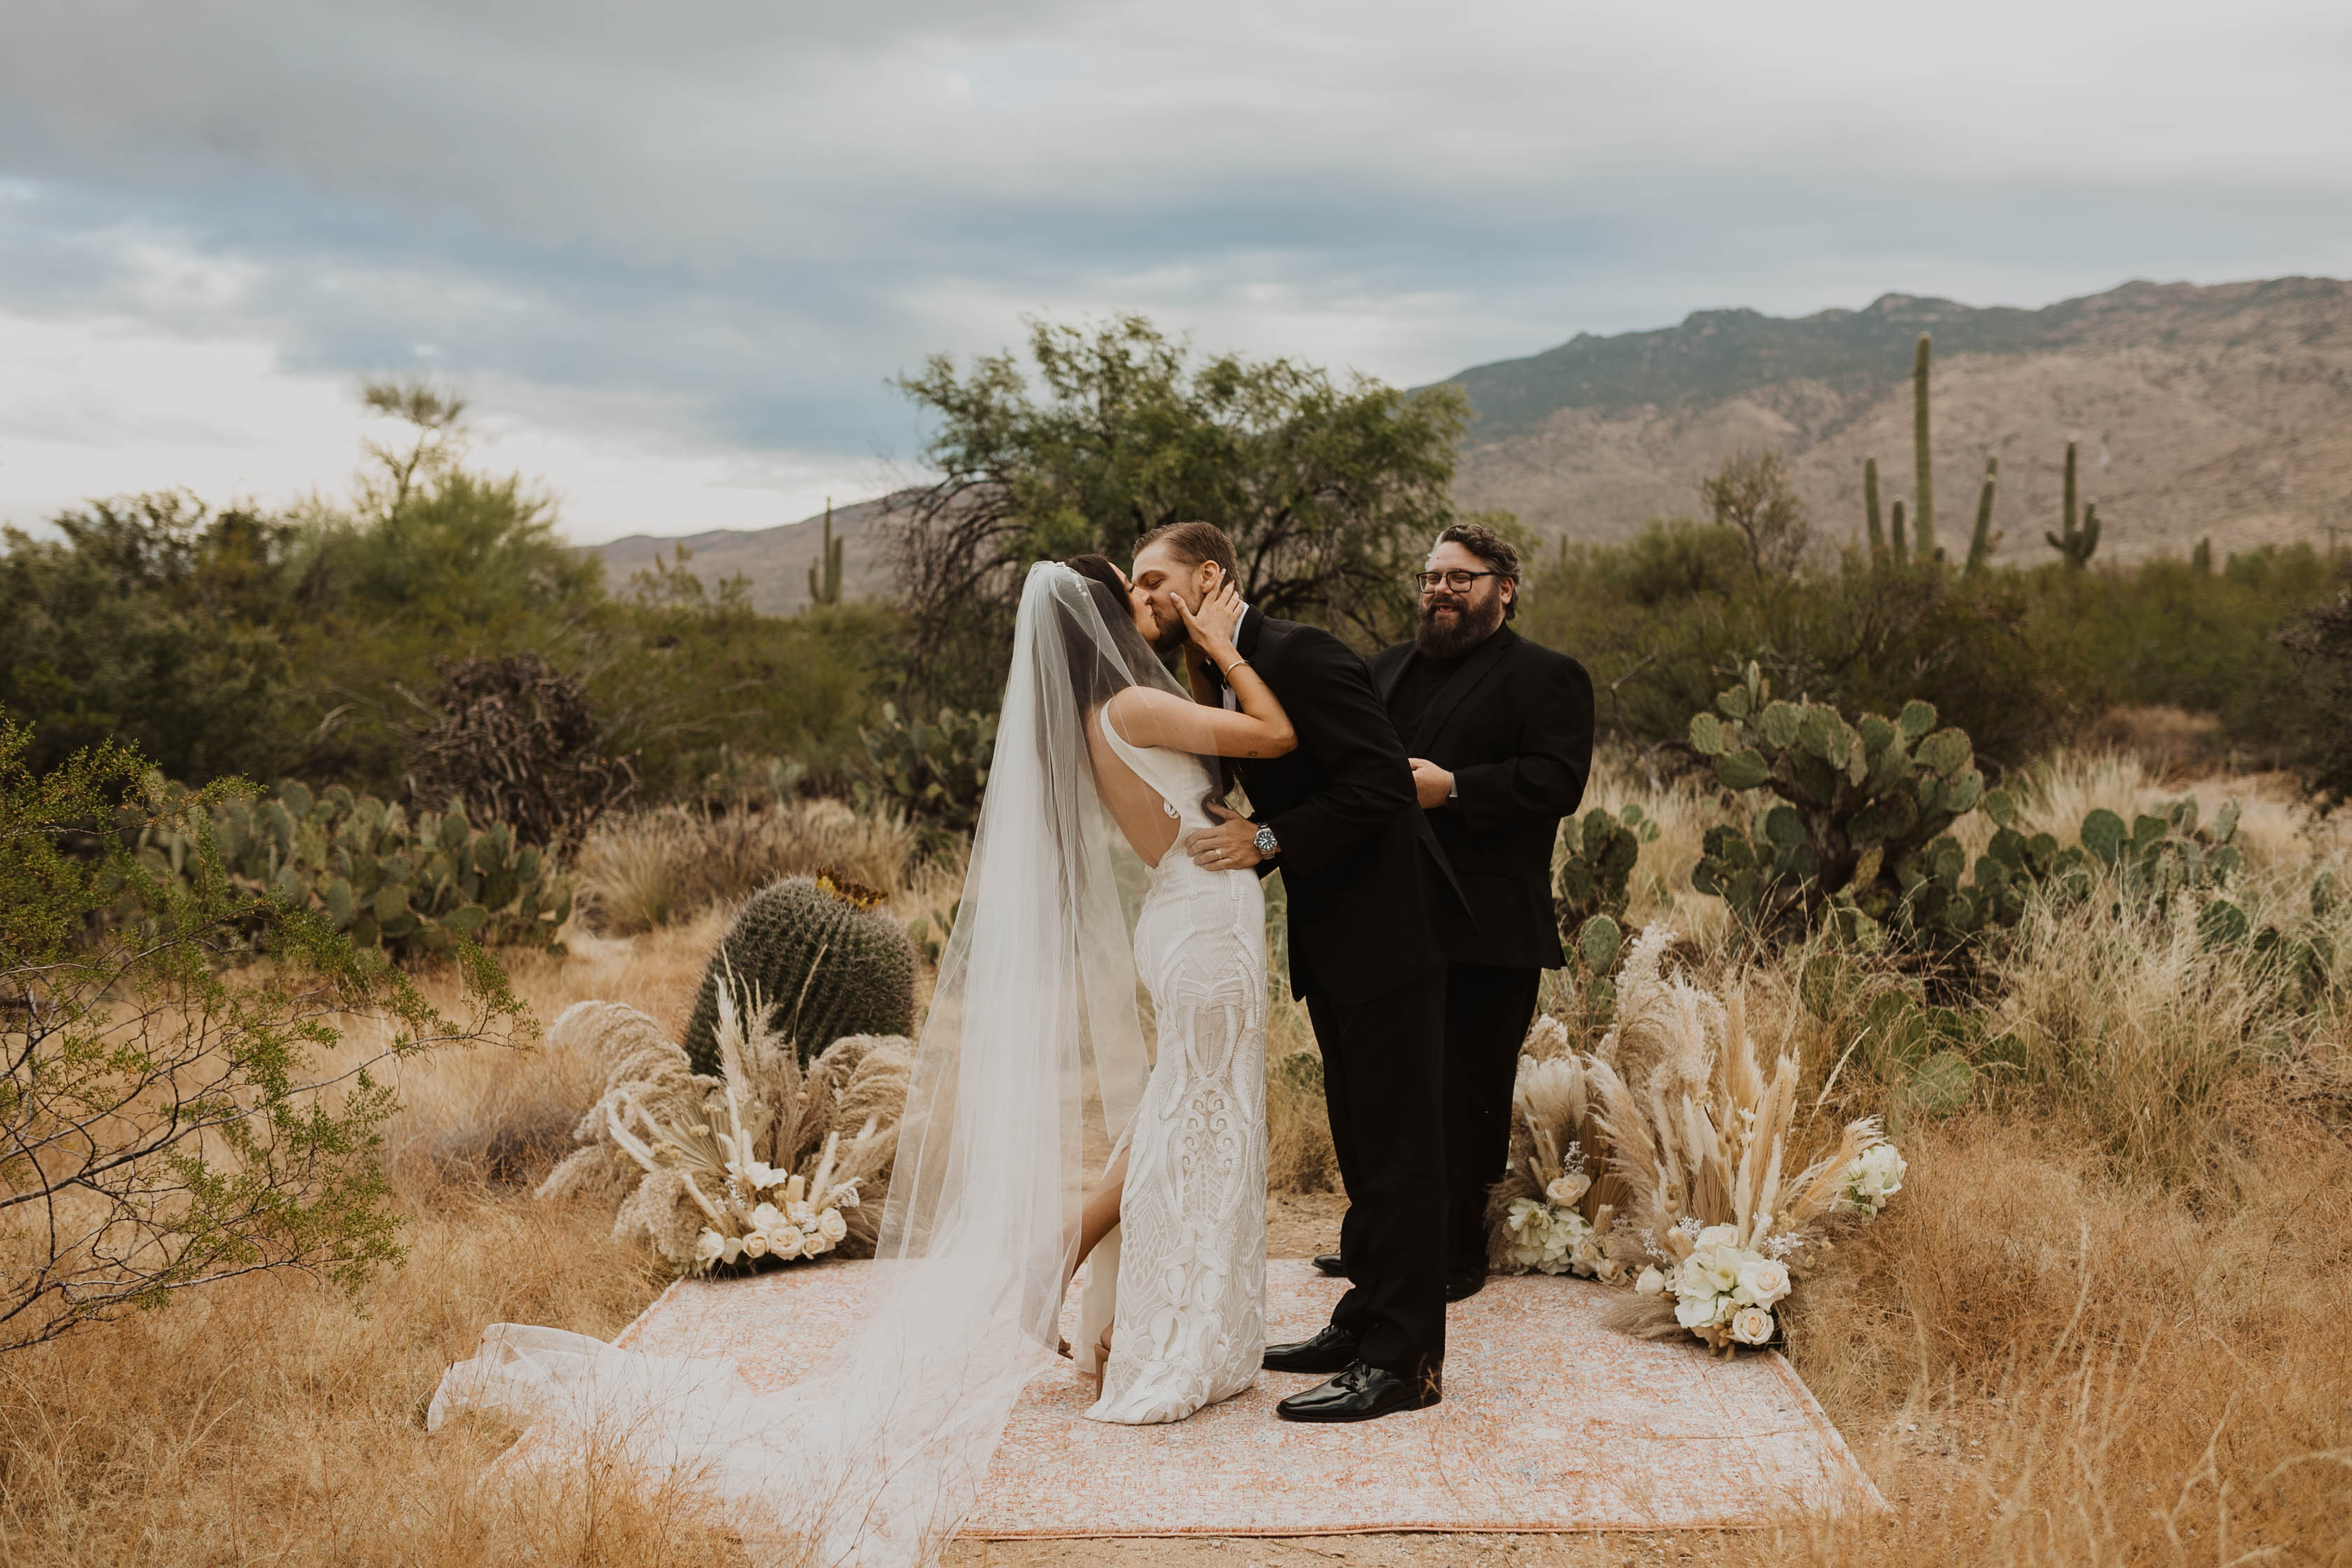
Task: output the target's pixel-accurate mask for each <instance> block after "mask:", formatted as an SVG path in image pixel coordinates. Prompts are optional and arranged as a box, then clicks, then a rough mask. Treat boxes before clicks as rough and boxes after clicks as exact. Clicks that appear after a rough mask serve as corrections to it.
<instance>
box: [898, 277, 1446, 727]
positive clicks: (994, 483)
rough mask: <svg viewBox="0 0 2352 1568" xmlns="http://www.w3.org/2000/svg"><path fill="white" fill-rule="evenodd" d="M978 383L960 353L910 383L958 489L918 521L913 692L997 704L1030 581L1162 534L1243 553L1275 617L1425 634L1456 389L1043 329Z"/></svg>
mask: <svg viewBox="0 0 2352 1568" xmlns="http://www.w3.org/2000/svg"><path fill="white" fill-rule="evenodd" d="M1028 358H1029V364H1028V365H1027V366H1026V367H1024V365H1023V364H1022V363H1020V361H1019V360H1018V359H1016V357H1015V356H1014V355H1013V354H1012V353H1004V354H998V355H993V356H989V357H985V358H982V359H981V360H979V361H977V362H975V363H973V364H972V365H971V367H970V369H969V371H968V372H965V373H961V374H960V373H959V372H958V370H957V368H956V366H955V365H954V363H952V362H951V361H950V360H949V359H947V358H946V357H944V356H940V357H936V358H934V359H932V360H931V361H930V362H929V363H928V364H927V365H926V366H925V368H924V370H923V372H922V373H921V374H919V375H915V376H911V377H908V378H906V379H905V380H903V381H902V382H901V383H900V385H901V387H902V388H903V390H904V391H905V392H906V393H907V395H908V396H909V397H911V398H913V399H914V400H915V401H916V402H917V403H918V404H919V405H921V406H922V407H924V408H925V409H926V410H928V411H929V413H930V414H931V415H932V416H934V417H935V418H936V419H937V421H938V426H937V430H936V433H935V434H934V436H933V437H932V438H931V441H930V444H929V448H928V451H927V456H928V458H929V461H930V462H931V464H932V465H933V467H935V468H937V469H938V470H939V471H940V475H941V476H942V477H941V478H940V480H939V482H938V483H936V484H934V485H932V486H930V487H929V488H928V489H922V490H919V491H915V492H911V493H910V494H908V496H907V497H905V498H903V500H902V502H901V504H900V506H899V508H898V513H899V521H900V524H901V526H900V528H899V531H898V581H899V589H900V594H901V596H902V599H903V602H904V606H905V609H906V612H907V615H908V629H909V634H910V637H909V650H908V651H909V679H910V684H911V685H912V686H913V687H914V688H915V689H919V690H921V691H923V692H925V693H926V694H927V695H929V696H930V697H932V698H933V699H935V700H946V701H953V702H958V703H970V702H974V701H979V702H992V701H993V700H995V697H996V689H997V687H998V685H999V684H1000V682H1001V679H1002V676H1003V668H1004V660H1005V658H1006V657H1007V654H1008V650H1009V648H1010V644H1011V639H1010V637H1009V635H1008V634H1009V631H1010V627H1011V621H1012V614H1013V606H1014V605H1015V604H1016V602H1017V599H1018V595H1019V590H1020V582H1021V578H1022V575H1023V574H1024V573H1025V571H1026V570H1027V568H1028V566H1029V564H1030V563H1032V562H1034V561H1037V560H1040V559H1045V558H1047V557H1062V556H1067V555H1071V554H1075V553H1077V552H1082V551H1087V550H1099V551H1102V552H1105V553H1107V554H1108V555H1110V556H1111V557H1112V558H1113V559H1123V558H1124V557H1125V556H1126V554H1127V553H1128V552H1129V550H1130V549H1131V548H1132V546H1133V544H1134V542H1135V540H1136V538H1137V537H1138V536H1139V535H1140V534H1142V533H1144V532H1146V531H1149V530H1150V529H1153V528H1156V527H1158V526H1160V524H1162V523H1170V522H1182V521H1194V520H1199V521H1208V522H1213V523H1215V524H1217V525H1218V526H1219V527H1220V528H1223V530H1224V531H1225V532H1226V533H1227V534H1229V535H1231V536H1232V538H1233V540H1234V547H1235V551H1236V553H1237V555H1238V558H1239V563H1240V567H1241V574H1242V580H1243V581H1242V588H1243V592H1244V594H1245V595H1247V596H1248V598H1249V600H1250V602H1251V603H1252V604H1254V605H1258V606H1259V607H1260V608H1261V609H1263V610H1265V612H1266V613H1267V614H1268V615H1273V616H1286V617H1291V618H1300V619H1307V620H1314V621H1319V622H1322V623H1324V624H1326V625H1328V626H1332V627H1333V628H1334V629H1336V630H1339V631H1340V632H1342V633H1343V634H1345V635H1348V636H1349V637H1352V638H1354V639H1355V640H1357V641H1358V642H1360V643H1363V644H1366V645H1370V644H1372V643H1376V642H1379V641H1381V640H1383V639H1387V638H1391V637H1395V636H1398V635H1401V634H1402V631H1403V630H1404V629H1405V628H1406V627H1407V626H1410V624H1411V616H1412V596H1411V594H1410V592H1409V584H1408V582H1407V577H1408V574H1410V572H1411V571H1412V565H1413V563H1415V561H1416V560H1417V558H1418V556H1419V555H1420V553H1421V552H1422V551H1423V550H1424V549H1425V548H1426V547H1427V544H1428V542H1429V541H1430V540H1431V539H1432V538H1433V537H1434V536H1435V534H1436V533H1437V531H1439V530H1440V529H1441V528H1443V527H1444V525H1445V524H1446V523H1447V522H1449V521H1453V519H1454V508H1453V503H1452V500H1450V498H1449V494H1448V490H1449V487H1450V486H1451V484H1452V481H1453V478H1454V450H1455V447H1456V445H1457V444H1458V442H1459V441H1460V439H1461V437H1462V434H1463V432H1464V430H1465V428H1466V427H1467V424H1468V418H1469V411H1468V405H1467V404H1466V403H1465V400H1464V399H1463V396H1462V395H1461V394H1460V392H1459V391H1458V390H1455V389H1453V388H1446V387H1440V388H1430V389H1426V390H1423V391H1421V392H1414V393H1406V392H1402V391H1399V390H1397V389H1396V388H1393V387H1390V386H1385V385H1382V384H1380V383H1378V382H1376V381H1372V380H1370V379H1368V378H1364V377H1360V376H1359V377H1355V378H1353V379H1351V380H1349V381H1348V382H1346V383H1344V384H1342V383H1339V382H1337V381H1335V380H1334V379H1333V378H1332V377H1331V375H1330V374H1328V373H1327V372H1325V371H1323V370H1320V369H1317V368H1315V367H1312V366H1308V365H1302V364H1298V363H1294V362H1292V361H1290V360H1286V359H1274V360H1265V361H1256V362H1253V361H1249V360H1246V359H1244V358H1242V357H1240V356H1238V355H1234V354H1223V355H1217V356H1213V357H1210V358H1206V359H1196V358H1195V356H1194V355H1193V354H1192V353H1191V351H1190V350H1189V349H1188V347H1187V346H1186V345H1184V344H1182V343H1180V342H1171V341H1170V340H1169V339H1167V338H1166V337H1164V336H1163V335H1162V334H1161V333H1160V331H1158V330H1157V329H1156V328H1154V327H1153V326H1152V325H1151V324H1150V322H1149V321H1144V320H1143V319H1142V318H1140V317H1135V316H1123V317H1119V318H1118V319H1116V320H1114V321H1109V322H1108V323H1105V324H1104V325H1102V326H1099V327H1097V328H1094V329H1091V330H1088V329H1083V328H1078V327H1071V326H1057V325H1053V324H1049V323H1044V322H1038V323H1034V324H1033V326H1032V329H1031V331H1030V337H1029V344H1028Z"/></svg>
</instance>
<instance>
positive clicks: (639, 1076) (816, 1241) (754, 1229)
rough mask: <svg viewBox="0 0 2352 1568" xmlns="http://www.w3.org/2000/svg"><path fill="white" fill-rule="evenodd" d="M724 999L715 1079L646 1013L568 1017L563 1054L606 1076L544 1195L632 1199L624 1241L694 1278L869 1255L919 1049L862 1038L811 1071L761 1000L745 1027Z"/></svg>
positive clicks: (593, 1009) (617, 1224)
mask: <svg viewBox="0 0 2352 1568" xmlns="http://www.w3.org/2000/svg"><path fill="white" fill-rule="evenodd" d="M719 992H720V994H719V1030H718V1036H719V1066H720V1072H719V1076H718V1077H717V1078H709V1077H702V1076H698V1075H697V1074H695V1073H694V1072H693V1071H692V1069H691V1068H690V1067H688V1063H687V1060H686V1056H685V1053H684V1052H683V1051H681V1050H679V1049H678V1047H677V1046H676V1045H675V1044H674V1043H672V1042H671V1041H670V1040H669V1039H668V1038H667V1037H666V1036H665V1035H664V1034H663V1033H662V1031H661V1029H660V1027H659V1026H657V1025H656V1024H655V1023H654V1021H653V1020H652V1019H650V1018H647V1017H646V1016H645V1015H643V1014H641V1013H638V1012H636V1011H635V1010H634V1009H632V1008H627V1007H623V1006H620V1005H617V1004H614V1003H609V1002H582V1003H576V1004H574V1005H572V1007H570V1008H568V1009H566V1010H565V1012H564V1014H563V1016H562V1017H560V1018H558V1019H557V1020H556V1021H555V1024H554V1025H553V1026H551V1028H550V1029H549V1030H548V1042H549V1044H550V1046H551V1047H559V1048H568V1049H573V1050H580V1051H583V1052H587V1053H590V1054H592V1055H593V1056H595V1057H597V1058H600V1059H601V1060H602V1061H603V1062H604V1065H605V1069H606V1075H607V1076H606V1084H605V1091H604V1096H603V1097H602V1098H601V1099H600V1100H598V1101H597V1102H596V1104H595V1105H594V1106H593V1108H592V1109H591V1110H589V1112H588V1114H587V1115H586V1116H585V1117H583V1119H582V1121H581V1123H580V1126H579V1127H578V1129H576V1131H575V1136H577V1137H578V1138H579V1139H580V1140H581V1141H582V1143H583V1146H582V1147H581V1148H579V1149H578V1150H576V1151H574V1152H573V1153H572V1155H571V1156H570V1157H569V1158H567V1159H566V1160H565V1161H564V1162H563V1163H562V1164H561V1165H559V1166H558V1167H557V1168H556V1170H555V1172H554V1173H553V1174H552V1175H551V1176H550V1177H549V1178H548V1180H547V1182H546V1184H544V1185H542V1186H541V1189H540V1196H541V1197H546V1198H559V1197H569V1198H574V1199H577V1198H585V1197H593V1196H608V1197H609V1196H613V1195H622V1194H625V1196H624V1198H623V1201H622V1202H621V1204H620V1211H619V1213H618V1215H616V1216H615V1218H614V1226H613V1233H614V1237H615V1238H616V1239H628V1238H631V1237H635V1238H637V1239H641V1240H647V1241H650V1242H651V1243H652V1245H653V1247H654V1248H655V1250H656V1251H657V1252H659V1253H660V1254H661V1255H662V1256H663V1257H665V1258H668V1259H669V1260H670V1261H671V1262H672V1263H673V1264H675V1265H676V1266H677V1268H679V1269H680V1271H681V1272H684V1273H688V1274H694V1275H703V1274H710V1273H714V1272H715V1273H745V1272H749V1271H751V1270H753V1269H756V1268H774V1267H779V1266H782V1265H786V1264H792V1263H798V1262H804V1261H807V1260H809V1259H814V1258H822V1257H824V1256H825V1255H827V1254H829V1253H833V1252H835V1251H839V1252H842V1253H844V1254H845V1256H849V1257H866V1256H871V1254H872V1252H873V1248H874V1238H875V1227H876V1222H877V1220H878V1219H879V1217H880V1206H881V1200H882V1199H883V1197H884V1196H885V1194H887V1189H888V1184H889V1179H890V1168H891V1163H892V1156H893V1155H894V1154H895V1152H896V1150H897V1144H898V1118H899V1116H900V1113H901V1111H902V1109H903V1107H904V1104H905V1101H906V1094H907V1074H908V1067H909V1064H910V1062H911V1060H912V1046H911V1044H910V1043H909V1042H908V1041H907V1040H905V1039H903V1038H898V1037H871V1036H853V1037H847V1038H845V1039H841V1040H836V1041H835V1042H834V1043H832V1044H831V1045H829V1046H827V1047H825V1049H824V1051H823V1052H821V1053H820V1054H819V1055H818V1056H817V1058H816V1059H815V1060H814V1061H813V1062H811V1063H809V1064H808V1066H807V1068H805V1069H803V1068H802V1067H801V1065H800V1059H799V1056H798V1054H797V1053H796V1052H795V1050H794V1049H793V1046H792V1043H791V1042H790V1041H789V1040H787V1039H784V1038H783V1037H782V1036H780V1035H778V1034H776V1033H775V1032H773V1031H772V1030H771V1029H770V1028H768V1027H767V1026H766V1025H765V1023H764V1020H765V1019H766V1017H767V1009H765V1008H764V1007H761V1006H759V1005H756V998H755V999H754V1005H751V1008H750V1010H749V1019H750V1023H749V1026H748V1027H747V1026H746V1019H745V1016H744V1015H743V1014H741V1013H739V1012H738V1010H737V1007H736V998H735V995H734V993H733V992H732V991H731V990H730V988H729V987H725V986H721V987H720V988H719Z"/></svg>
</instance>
